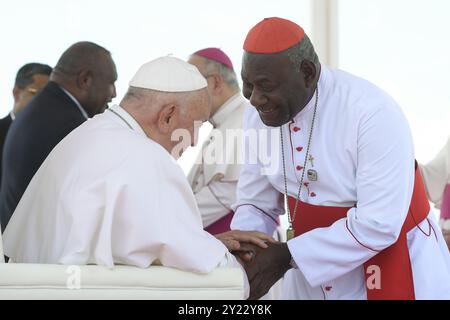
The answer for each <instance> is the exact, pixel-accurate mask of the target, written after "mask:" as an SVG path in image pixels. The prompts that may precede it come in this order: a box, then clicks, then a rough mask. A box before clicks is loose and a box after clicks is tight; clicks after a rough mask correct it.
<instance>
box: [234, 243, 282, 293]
mask: <svg viewBox="0 0 450 320" xmlns="http://www.w3.org/2000/svg"><path fill="white" fill-rule="evenodd" d="M236 254H237V256H238V259H239V258H240V259H241V261H242V262H241V263H242V265H243V266H244V269H245V272H246V273H247V278H248V281H249V283H250V296H249V297H248V299H249V300H257V299H259V298H261V297H262V296H264V295H265V294H266V293H267V292H268V291H269V290H270V288H271V287H272V286H273V285H274V284H275V283H276V282H277V281H278V280H280V279H281V278H282V277H283V276H284V274H285V273H286V271H288V270H289V269H290V268H291V265H290V261H291V253H290V252H289V249H288V246H287V244H286V243H285V242H283V243H267V248H266V249H262V248H260V247H258V246H255V245H252V244H243V245H241V248H240V251H239V252H238V253H236Z"/></svg>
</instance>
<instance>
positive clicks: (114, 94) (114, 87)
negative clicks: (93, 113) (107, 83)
mask: <svg viewBox="0 0 450 320" xmlns="http://www.w3.org/2000/svg"><path fill="white" fill-rule="evenodd" d="M116 96H117V93H116V86H115V85H113V86H112V95H111V100H112V99H114V98H115V97H116Z"/></svg>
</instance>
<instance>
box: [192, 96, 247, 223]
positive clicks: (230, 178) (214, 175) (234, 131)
mask: <svg viewBox="0 0 450 320" xmlns="http://www.w3.org/2000/svg"><path fill="white" fill-rule="evenodd" d="M248 105H249V103H248V101H247V100H246V99H245V98H244V97H242V96H241V94H240V93H237V94H236V95H234V96H232V97H231V98H230V99H228V101H226V102H225V103H224V104H223V105H222V106H221V107H220V109H219V110H218V111H217V112H216V114H214V116H213V117H212V118H211V120H210V122H211V123H212V125H213V126H214V128H213V129H212V131H211V133H210V134H209V136H208V138H207V139H206V141H205V143H204V145H203V147H202V151H200V154H199V155H198V157H197V160H196V161H195V164H194V166H193V167H192V169H191V170H190V172H189V174H188V181H189V183H190V185H191V188H192V190H193V191H194V195H195V199H196V200H197V204H198V207H199V210H200V213H201V216H202V221H203V227H204V228H206V227H208V226H209V225H211V224H213V223H214V222H216V221H218V220H219V219H221V218H223V217H224V216H226V215H227V214H229V213H230V212H231V206H232V204H233V203H235V202H236V187H237V182H238V179H239V174H240V170H241V164H240V163H239V162H238V161H237V159H239V157H240V155H241V141H242V139H240V138H242V136H241V135H240V133H241V132H242V119H243V116H244V111H245V108H246V107H247V106H248Z"/></svg>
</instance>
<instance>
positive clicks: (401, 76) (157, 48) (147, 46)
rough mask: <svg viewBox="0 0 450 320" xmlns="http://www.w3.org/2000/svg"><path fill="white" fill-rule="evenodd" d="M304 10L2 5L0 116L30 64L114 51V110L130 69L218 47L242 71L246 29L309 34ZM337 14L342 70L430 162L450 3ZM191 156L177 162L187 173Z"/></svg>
mask: <svg viewBox="0 0 450 320" xmlns="http://www.w3.org/2000/svg"><path fill="white" fill-rule="evenodd" d="M311 1H314V0H311ZM310 10H311V2H310V0H279V1H267V0H266V1H263V0H245V1H235V0H232V1H231V0H230V1H204V0H197V1H192V0H191V1H181V0H179V1H177V0H172V1H150V0H146V1H144V0H128V1H118V0H40V1H32V0H21V1H20V0H15V1H1V2H0V35H1V37H0V39H1V42H0V43H1V44H0V49H1V51H0V52H1V54H0V57H1V59H0V88H1V90H0V116H3V115H6V114H7V113H8V112H9V111H10V109H11V107H12V94H11V91H12V86H13V82H14V77H15V74H16V72H17V70H18V69H19V68H20V67H21V66H22V65H23V64H25V63H28V62H32V61H36V62H42V63H47V64H49V65H51V66H54V65H55V63H56V61H57V59H58V58H59V56H60V55H61V53H62V52H63V51H64V50H65V49H66V48H67V47H69V46H70V45H71V44H72V43H74V42H77V41H81V40H89V41H94V42H97V43H98V44H100V45H103V46H104V47H106V48H107V49H108V50H110V51H111V52H112V55H113V58H114V60H115V62H116V65H117V69H118V74H119V79H118V81H117V94H118V97H117V98H116V99H115V101H114V102H116V103H117V102H118V101H120V98H121V97H122V96H123V94H124V93H125V91H126V88H127V82H128V80H129V79H130V78H131V77H132V75H133V74H134V72H135V71H136V70H137V68H138V67H139V66H140V65H141V64H142V63H144V62H147V61H149V60H152V59H154V58H156V57H159V56H161V55H166V54H174V55H175V56H178V57H180V58H184V59H187V58H188V56H189V54H190V53H192V52H193V51H196V50H197V49H200V48H203V47H208V46H216V47H220V48H222V49H223V50H224V51H225V52H227V53H228V54H229V56H230V57H231V59H232V61H233V63H234V65H235V69H236V71H237V72H238V73H239V72H240V65H241V61H240V60H241V54H242V43H243V40H244V38H245V35H246V33H247V31H248V30H249V29H250V28H251V26H253V25H254V24H256V23H257V22H258V21H260V20H261V19H262V18H264V17H270V16H280V17H284V18H287V19H291V20H293V21H295V22H297V23H298V24H300V25H301V26H303V27H304V29H305V31H306V32H307V33H309V32H310V26H311V12H310ZM338 12H339V14H338V19H339V36H338V38H339V41H340V45H339V61H340V64H339V67H340V68H341V69H344V70H346V71H349V72H352V73H354V74H356V75H359V76H362V77H364V78H366V79H368V80H370V81H372V82H374V83H375V84H377V85H378V86H380V87H381V88H383V89H384V90H385V91H387V92H388V93H390V94H391V95H392V96H393V97H394V98H395V99H396V100H397V101H398V102H399V103H400V105H401V106H402V108H403V110H404V112H405V114H406V115H407V117H408V120H409V122H410V125H411V128H412V132H413V137H414V141H415V147H416V155H417V159H418V160H419V161H420V162H426V161H428V160H430V159H431V158H432V157H433V156H434V155H435V154H436V153H437V152H438V151H439V149H440V148H441V147H442V146H443V144H444V142H445V140H446V138H447V137H448V136H449V133H450V130H449V124H450V123H449V120H450V108H449V105H450V85H449V81H448V77H449V76H448V75H449V74H450V41H449V40H448V38H449V37H448V33H449V31H450V19H449V18H450V1H448V0H426V1H425V0H339V11H338ZM312 39H313V41H314V37H312ZM209 128H210V127H208V126H206V127H205V128H203V130H202V135H201V137H204V136H205V135H206V134H207V130H208V129H209ZM196 152H197V151H196V150H193V149H192V150H190V151H189V152H187V153H186V154H185V155H184V156H183V157H182V159H181V160H180V165H181V166H182V168H183V170H184V171H185V172H187V171H188V169H189V168H190V166H191V164H192V162H193V159H194V157H195V154H196Z"/></svg>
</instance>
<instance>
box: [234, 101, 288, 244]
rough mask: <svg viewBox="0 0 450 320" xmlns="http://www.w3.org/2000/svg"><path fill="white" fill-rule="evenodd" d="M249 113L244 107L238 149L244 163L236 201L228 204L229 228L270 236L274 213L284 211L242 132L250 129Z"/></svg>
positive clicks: (251, 146) (273, 224) (280, 197)
mask: <svg viewBox="0 0 450 320" xmlns="http://www.w3.org/2000/svg"><path fill="white" fill-rule="evenodd" d="M250 108H251V107H250ZM249 116H250V112H249V110H247V111H246V113H245V116H244V142H243V148H242V152H243V153H244V154H243V157H242V158H243V159H244V165H243V167H242V170H241V174H240V177H239V182H238V186H237V201H236V203H235V204H234V205H233V207H232V208H233V210H234V212H235V214H234V217H233V221H232V222H231V229H234V230H249V231H254V230H256V231H260V232H264V233H267V234H269V235H273V233H274V231H275V229H276V227H277V225H278V223H277V221H278V216H279V215H281V214H284V203H283V195H282V194H281V193H280V192H278V191H277V190H276V189H275V188H274V187H273V186H272V185H271V183H270V182H269V180H268V178H267V176H266V175H264V174H263V172H264V170H263V169H264V168H263V166H262V165H261V164H260V161H259V159H258V157H257V151H256V150H254V148H253V147H254V145H252V143H250V141H249V139H246V138H245V137H247V134H245V131H246V130H252V128H251V126H249V125H248V122H249V119H248V118H249ZM248 136H250V135H248ZM255 160H256V161H255Z"/></svg>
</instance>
